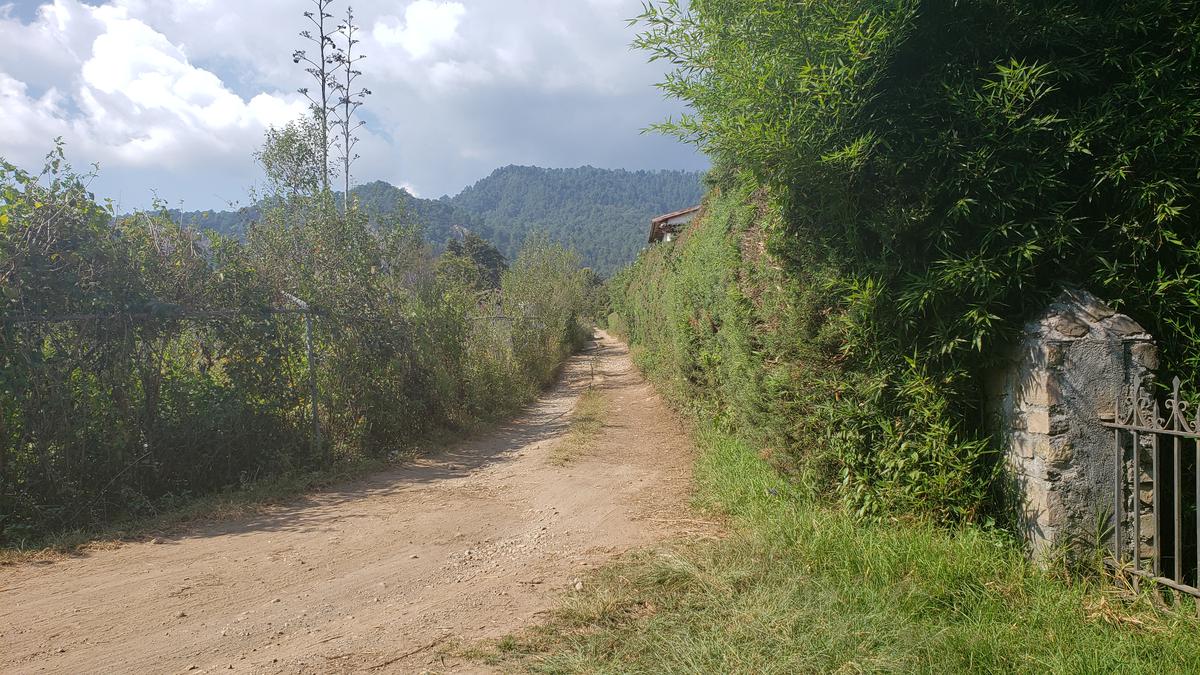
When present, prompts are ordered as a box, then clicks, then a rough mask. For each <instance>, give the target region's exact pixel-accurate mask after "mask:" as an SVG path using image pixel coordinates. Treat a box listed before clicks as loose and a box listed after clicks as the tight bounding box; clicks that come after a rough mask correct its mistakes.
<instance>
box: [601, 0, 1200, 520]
mask: <svg viewBox="0 0 1200 675" xmlns="http://www.w3.org/2000/svg"><path fill="white" fill-rule="evenodd" d="M1197 17H1200V12H1198V11H1197V6H1196V3H1195V2H1190V1H1188V2H1174V3H1163V2H1157V1H1154V0H1142V1H1138V2H1123V3H1100V4H1094V3H1093V4H1087V3H1084V4H1079V3H1040V4H1039V3H1033V4H1031V3H1027V2H1012V1H1007V0H996V1H993V2H983V3H944V2H932V1H930V2H925V1H920V0H899V1H885V2H859V1H855V0H846V1H836V2H828V3H821V4H820V6H819V7H817V6H815V5H812V4H806V3H796V2H789V1H785V0H765V1H764V2H755V3H745V2H738V1H736V0H696V1H694V2H691V3H687V4H686V5H685V4H684V3H680V2H676V1H675V0H664V1H663V2H653V3H650V4H649V5H648V6H647V8H646V11H645V13H644V14H643V16H642V28H643V32H642V33H641V34H640V35H639V36H638V39H637V41H636V44H637V46H639V47H641V48H643V49H645V50H647V51H648V52H649V54H650V55H651V57H652V58H653V59H656V60H659V61H661V62H664V63H668V64H670V68H671V70H670V71H669V72H668V73H667V77H666V80H665V81H664V83H663V84H662V88H663V89H664V91H665V92H666V93H667V94H669V95H671V96H673V97H675V98H677V99H679V100H681V101H682V102H684V103H686V104H687V105H688V106H689V107H690V108H691V110H692V113H691V114H689V115H685V116H683V117H680V118H678V119H675V120H672V121H668V122H667V123H664V124H661V125H659V126H658V128H659V129H660V130H663V131H666V132H668V133H671V134H674V135H677V136H678V137H680V138H681V139H683V140H687V141H691V142H695V143H696V144H698V145H699V146H700V147H701V148H702V149H703V150H704V151H706V152H707V153H708V154H709V155H710V156H712V158H713V162H714V166H715V167H716V168H715V169H714V171H713V177H712V182H713V184H714V185H715V187H716V193H715V195H713V196H712V197H710V199H709V201H708V208H709V217H708V218H707V219H706V220H705V221H704V222H702V223H701V224H700V225H699V226H698V227H697V228H695V229H694V230H693V231H692V232H691V233H689V234H687V235H685V240H684V241H683V242H681V243H680V245H678V246H675V247H674V249H671V248H665V249H661V250H651V251H650V252H648V253H647V254H645V255H644V256H643V258H642V259H641V260H639V261H638V262H637V263H636V264H635V265H634V267H633V269H632V270H630V271H628V272H625V273H624V274H623V275H621V276H620V278H619V279H618V280H617V282H616V283H615V284H614V286H615V292H616V295H617V304H618V307H617V311H618V313H619V314H622V315H624V316H625V317H626V318H627V320H628V324H629V331H630V335H631V337H632V339H633V342H634V344H635V345H638V346H641V347H644V348H646V349H647V350H648V352H647V354H646V356H645V358H644V359H643V361H644V363H645V365H646V366H647V367H648V369H650V370H651V371H655V370H657V371H659V372H660V373H662V374H664V375H665V376H666V379H667V381H669V382H671V383H672V386H673V387H674V388H676V389H680V390H682V391H684V392H685V393H686V395H687V398H689V399H690V400H694V401H697V402H699V405H702V406H704V407H706V408H707V409H711V410H714V411H715V412H716V413H717V414H718V415H719V416H720V419H722V420H723V421H724V423H726V424H727V425H728V426H729V427H730V428H739V429H745V430H748V432H749V433H751V434H753V435H754V436H755V437H756V440H758V441H759V442H761V443H762V444H764V445H765V446H766V447H768V448H770V449H771V450H772V451H773V452H774V453H775V454H776V456H777V457H779V458H780V463H781V464H782V465H784V466H785V467H787V468H790V469H792V470H794V471H798V472H800V473H805V474H812V475H813V476H814V477H815V478H816V479H817V480H816V482H817V483H819V484H823V485H829V484H830V483H833V484H836V485H837V486H838V491H839V493H840V495H841V497H842V498H843V499H844V500H845V501H846V502H847V503H849V504H850V505H852V506H853V507H854V508H855V509H856V510H858V511H861V512H863V513H870V514H882V513H912V512H921V513H924V514H926V515H930V516H933V517H934V518H937V519H939V520H951V521H964V520H977V519H979V518H980V517H986V516H987V515H989V514H991V513H994V512H995V511H996V509H995V506H996V504H997V500H995V499H992V498H991V497H992V494H991V491H992V489H993V488H992V485H993V475H994V467H995V465H996V464H997V462H995V461H994V460H993V459H992V458H990V457H989V453H990V452H991V451H990V450H989V447H988V445H989V443H988V439H987V432H986V429H985V428H984V427H985V425H984V424H983V423H982V422H983V420H982V414H981V409H982V405H981V401H980V397H981V392H982V389H983V387H982V386H981V381H982V378H983V375H984V374H985V373H986V372H988V371H989V369H991V368H993V367H994V366H995V365H996V364H997V363H999V362H1000V360H1001V359H1002V357H1003V356H1004V355H1005V354H1006V352H1007V350H1008V349H1009V348H1010V346H1011V345H1012V344H1013V342H1014V340H1015V338H1016V336H1017V335H1018V334H1019V333H1020V330H1021V328H1022V326H1023V325H1024V322H1025V321H1027V320H1028V319H1029V318H1030V317H1031V316H1033V315H1035V314H1036V313H1037V312H1039V311H1041V310H1042V309H1043V308H1044V306H1045V305H1046V303H1047V302H1048V300H1049V299H1050V298H1052V297H1054V296H1056V295H1058V294H1059V293H1060V292H1061V289H1062V288H1063V287H1064V286H1081V287H1085V288H1087V289H1089V290H1091V291H1092V292H1094V293H1096V294H1097V295H1099V296H1100V297H1102V298H1103V299H1104V300H1106V301H1109V302H1111V303H1113V304H1114V305H1117V306H1119V307H1121V308H1122V309H1123V310H1125V311H1128V312H1129V313H1130V314H1131V315H1132V316H1133V317H1134V318H1135V319H1137V320H1138V321H1139V322H1140V323H1141V324H1142V325H1144V326H1146V327H1148V328H1149V329H1150V330H1151V331H1152V332H1153V333H1154V335H1155V336H1156V338H1157V339H1158V341H1159V344H1160V346H1161V351H1162V356H1163V364H1164V369H1165V370H1166V371H1167V372H1169V373H1170V374H1171V375H1176V374H1177V375H1179V376H1181V377H1183V378H1185V379H1188V378H1191V377H1193V376H1194V375H1195V373H1196V372H1197V369H1196V366H1197V364H1198V363H1200V330H1198V327H1200V319H1198V316H1200V312H1198V308H1200V300H1198V299H1200V271H1198V270H1200V226H1198V225H1197V221H1196V218H1197V211H1196V207H1197V195H1200V175H1198V174H1197V173H1196V171H1195V157H1196V156H1197V155H1198V154H1200V125H1198V123H1197V120H1198V119H1200V116H1198V115H1197V113H1198V112H1200V108H1198V107H1197V106H1198V105H1200V104H1198V103H1197V101H1200V97H1198V96H1197V95H1196V93H1197V92H1196V82H1198V81H1200V77H1198V75H1200V58H1198V57H1197V55H1198V54H1200V37H1198V36H1200V23H1198V22H1200V19H1198V18H1197Z"/></svg>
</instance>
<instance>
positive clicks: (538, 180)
mask: <svg viewBox="0 0 1200 675" xmlns="http://www.w3.org/2000/svg"><path fill="white" fill-rule="evenodd" d="M351 193H353V194H354V195H355V196H356V197H358V199H359V203H360V204H361V205H362V207H363V208H364V209H366V210H367V211H368V212H370V213H373V214H378V215H382V216H395V217H396V218H398V220H399V221H400V222H402V223H413V224H419V225H421V226H422V228H423V229H424V232H425V237H426V239H427V240H429V242H430V243H432V244H434V245H435V246H437V247H441V246H444V245H445V243H446V241H447V240H449V239H450V238H451V237H453V236H455V234H454V232H455V228H456V227H465V228H467V229H470V230H471V231H473V232H476V233H478V234H479V235H480V236H482V237H484V238H485V239H488V240H489V241H491V242H492V243H494V244H495V245H496V247H497V248H499V249H500V251H501V252H502V253H504V255H505V256H507V257H508V258H509V259H510V260H511V259H512V258H514V257H515V256H516V254H517V252H518V251H520V249H521V244H522V243H524V241H525V238H526V237H527V236H528V235H529V234H530V233H531V232H534V231H543V232H546V233H547V234H549V235H550V237H551V238H552V239H554V240H555V241H559V242H562V243H563V244H566V245H567V246H571V247H574V248H575V250H577V251H578V252H579V254H580V255H581V256H582V257H583V259H584V263H585V264H586V265H589V266H591V267H592V268H594V269H595V270H596V271H597V272H599V273H600V274H603V275H607V274H609V273H610V272H612V271H613V270H615V269H617V268H618V267H620V266H622V265H624V264H626V263H628V262H630V261H632V260H633V259H634V257H636V256H637V252H638V251H639V250H641V248H642V246H643V245H645V243H646V242H645V238H646V232H647V230H648V227H649V220H650V218H651V217H653V216H655V215H657V214H660V213H666V212H668V211H674V210H677V209H680V208H683V207H685V206H691V205H693V204H697V203H699V201H700V197H701V195H702V194H703V187H702V185H701V181H700V174H698V173H693V172H685V171H625V170H621V169H617V170H612V169H597V168H594V167H590V166H585V167H581V168H577V169H541V168H538V167H532V166H506V167H504V168H502V169H497V170H496V171H494V172H493V173H492V175H490V176H488V177H487V178H484V179H483V180H481V181H479V182H478V183H475V184H474V185H472V186H471V187H468V188H466V189H465V190H463V191H462V192H461V193H459V194H458V195H457V196H455V197H442V198H441V199H421V198H419V197H414V196H413V195H412V194H410V193H409V192H408V191H406V190H404V189H402V188H398V187H396V186H394V185H391V184H388V183H385V182H382V181H375V182H373V183H367V184H366V185H361V186H359V187H356V188H354V189H353V190H351ZM175 215H177V216H180V217H182V219H183V221H184V222H186V223H190V224H194V225H197V226H199V227H205V228H209V229H214V230H217V231H220V232H223V233H226V234H235V235H236V234H240V233H241V232H243V231H245V227H246V225H247V224H249V223H250V222H252V221H253V220H254V218H256V217H257V215H258V213H257V211H256V210H255V209H254V208H253V207H248V208H243V209H241V210H239V211H192V212H185V213H183V214H175Z"/></svg>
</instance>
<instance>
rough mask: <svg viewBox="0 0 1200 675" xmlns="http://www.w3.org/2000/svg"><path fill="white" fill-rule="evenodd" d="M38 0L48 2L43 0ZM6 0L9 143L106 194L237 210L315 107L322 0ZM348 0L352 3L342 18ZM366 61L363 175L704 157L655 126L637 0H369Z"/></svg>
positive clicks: (5, 128) (401, 179)
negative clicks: (309, 93)
mask: <svg viewBox="0 0 1200 675" xmlns="http://www.w3.org/2000/svg"><path fill="white" fill-rule="evenodd" d="M33 1H34V2H36V1H37V0H33ZM86 2H94V3H97V4H85V1H84V0H53V1H52V2H46V3H45V4H43V5H42V6H41V7H40V8H38V10H37V11H36V12H33V11H28V10H26V9H23V10H20V12H19V13H20V16H18V12H16V11H12V10H5V9H4V8H5V0H0V44H4V45H5V46H6V47H5V49H4V50H0V109H2V110H3V113H2V114H0V156H4V157H6V158H8V159H10V160H12V161H15V162H16V163H18V164H21V165H23V166H28V167H33V168H36V167H37V166H40V162H41V157H42V155H43V154H44V153H45V151H46V150H47V149H48V147H49V144H50V141H51V139H52V138H53V137H54V136H56V135H62V136H64V137H65V138H66V139H67V141H68V155H69V156H71V157H72V158H74V159H75V160H76V161H77V163H79V164H88V163H91V162H93V161H98V162H100V163H101V165H102V167H101V178H100V180H99V181H98V182H97V184H96V185H97V189H98V191H100V192H101V193H106V192H107V193H108V194H112V195H113V196H117V195H118V194H121V195H124V198H125V199H126V200H127V203H145V200H146V197H145V195H147V194H149V189H148V188H151V187H153V188H157V189H158V192H159V193H160V194H161V195H163V196H166V197H168V198H170V199H172V200H173V203H174V200H176V199H177V197H184V198H185V199H186V200H187V201H188V203H189V204H190V206H193V207H207V206H220V205H222V204H223V203H225V202H226V201H228V200H231V199H236V198H239V196H240V195H244V194H245V189H246V188H247V187H248V186H249V185H251V184H252V183H253V182H254V181H255V180H256V179H257V175H258V172H257V169H256V168H255V167H254V165H253V162H252V161H251V153H252V152H253V151H254V149H255V148H256V147H257V146H258V145H259V144H260V143H261V139H262V132H263V130H264V128H265V127H266V126H267V125H269V124H273V123H279V122H282V121H285V120H287V119H291V118H292V117H294V116H296V115H297V114H300V113H301V112H302V111H303V110H304V105H303V104H304V101H303V99H302V97H300V96H299V95H298V94H296V93H295V91H296V89H297V88H298V87H303V86H311V83H310V82H309V81H307V76H306V75H305V73H304V72H303V70H302V69H301V68H300V67H298V66H295V65H294V64H293V63H292V60H291V58H290V55H291V52H292V50H293V49H296V48H303V47H304V46H305V45H304V44H303V40H301V39H300V38H299V37H298V36H297V33H298V32H299V31H300V30H302V29H304V28H305V27H306V25H305V20H304V18H303V17H302V16H301V11H302V10H303V9H305V8H306V7H307V3H306V2H299V3H298V2H297V1H296V0H255V1H254V2H246V3H237V4H235V3H230V2H218V1H217V0H86ZM346 4H347V3H346V0H335V4H334V9H333V13H334V14H338V15H339V17H338V18H339V19H340V15H341V13H342V11H344V9H345V7H346ZM353 4H354V9H355V13H356V16H357V23H358V24H359V25H361V26H362V27H363V30H362V31H361V33H360V37H361V39H362V44H361V45H360V49H361V53H363V54H365V55H366V56H367V59H366V60H365V61H363V62H362V64H361V69H362V70H363V71H364V75H363V78H362V80H361V83H362V85H363V86H366V87H368V88H370V89H371V90H372V91H373V92H374V94H373V95H372V96H371V97H370V98H369V99H368V100H367V104H366V106H365V107H364V108H363V111H362V112H363V114H364V116H365V118H366V120H367V122H368V126H367V127H366V128H365V129H363V130H362V132H361V133H360V136H362V138H363V141H362V143H361V144H360V145H359V152H360V153H361V154H362V155H363V157H362V159H361V160H360V161H359V162H358V163H357V164H356V166H355V170H354V173H355V178H356V180H361V181H368V180H375V179H383V180H388V181H390V182H392V183H395V184H402V183H409V184H416V185H419V186H420V187H421V189H422V192H423V193H424V194H427V195H439V194H442V193H445V192H456V191H457V190H459V189H461V188H462V187H463V186H464V185H466V184H469V183H471V182H474V181H475V180H477V179H478V178H480V177H482V176H484V175H487V174H488V173H490V172H491V171H492V170H493V169H494V168H496V167H497V166H500V165H503V164H509V163H518V164H540V165H543V166H578V165H581V164H593V165H597V166H624V167H628V168H658V167H664V168H695V167H698V166H702V165H703V163H704V162H703V160H702V159H698V158H697V157H696V155H695V153H694V152H693V151H692V150H691V149H689V148H686V147H681V146H678V145H676V144H675V143H674V142H673V141H670V140H667V139H662V138H658V137H654V136H645V135H640V134H639V133H638V132H639V130H640V129H641V128H642V127H644V126H646V125H648V124H650V123H652V122H654V121H657V120H659V119H661V118H663V117H665V116H667V115H669V114H672V113H678V112H679V108H678V106H677V105H675V104H673V103H669V102H664V101H663V100H662V98H661V96H660V95H659V93H658V92H657V91H656V90H654V89H653V88H652V87H651V84H652V83H653V82H654V81H656V80H657V79H660V77H661V66H656V65H652V64H647V63H646V61H645V57H644V55H642V54H638V53H634V52H631V51H630V50H629V48H628V44H629V42H630V40H631V39H632V37H633V34H632V32H631V31H630V30H629V29H628V28H627V27H626V25H625V19H627V18H628V17H629V16H632V15H634V14H637V13H638V12H639V11H640V0H586V1H580V0H569V1H567V2H562V1H558V2H548V1H547V0H470V1H469V2H468V1H467V0H461V2H451V1H446V0H405V2H396V0H353Z"/></svg>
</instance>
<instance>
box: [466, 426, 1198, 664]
mask: <svg viewBox="0 0 1200 675" xmlns="http://www.w3.org/2000/svg"><path fill="white" fill-rule="evenodd" d="M698 442H699V445H700V448H701V450H702V456H701V458H700V459H699V463H698V466H697V479H698V483H699V497H698V500H699V506H700V507H701V508H702V509H707V510H717V511H721V512H724V513H727V514H729V516H730V518H729V524H730V529H731V533H730V534H729V536H727V537H725V538H723V539H720V540H717V541H709V542H700V543H692V544H683V545H678V546H674V547H672V548H667V549H663V550H656V551H643V552H640V553H637V554H635V555H633V556H631V557H628V558H626V559H625V560H623V561H621V562H620V563H618V564H616V565H613V566H611V567H609V568H608V569H606V570H603V571H602V572H600V573H599V574H598V575H597V576H596V577H595V578H593V579H591V580H589V582H588V583H587V584H586V585H585V590H584V592H582V593H575V594H571V595H570V596H568V597H567V598H566V599H565V600H564V604H563V606H562V607H561V609H560V610H559V611H558V612H557V614H556V615H555V617H554V619H553V620H552V621H551V622H550V624H549V625H547V626H545V627H542V628H538V629H535V630H533V631H531V632H528V633H526V634H524V635H520V636H516V637H510V638H506V639H505V640H503V641H501V642H500V643H498V644H495V645H493V646H492V647H491V648H490V649H487V650H484V651H483V652H479V651H478V648H477V649H476V652H475V656H476V657H477V658H482V659H483V660H485V661H488V662H490V663H493V664H497V663H500V664H506V665H508V666H512V667H522V668H527V669H529V670H531V671H535V672H550V673H559V672H581V671H582V672H621V673H663V672H703V673H796V672H813V673H816V672H821V673H824V672H843V673H858V672H937V673H947V672H1027V673H1045V672H1061V673H1092V672H1122V673H1136V672H1145V673H1151V672H1154V673H1162V672H1196V671H1198V670H1200V650H1197V648H1196V645H1197V644H1200V642H1198V640H1200V626H1198V624H1197V622H1196V621H1195V620H1193V619H1190V618H1185V617H1184V616H1182V615H1175V614H1166V613H1160V612H1157V611H1156V610H1153V609H1152V608H1149V607H1148V606H1147V605H1145V604H1144V603H1143V604H1139V603H1134V604H1131V605H1130V604H1126V603H1125V602H1124V601H1123V600H1121V599H1118V598H1116V597H1114V595H1113V594H1112V593H1110V592H1109V591H1106V590H1105V589H1104V588H1102V587H1099V586H1097V585H1095V584H1092V583H1087V582H1083V581H1078V580H1075V581H1070V580H1067V579H1064V578H1060V577H1059V576H1058V575H1055V574H1052V573H1050V572H1046V571H1042V570H1039V569H1037V568H1035V567H1033V566H1032V565H1030V564H1029V563H1027V562H1026V561H1025V559H1024V558H1023V556H1022V555H1021V554H1020V553H1019V551H1018V550H1017V548H1016V547H1015V546H1014V545H1013V544H1012V542H1011V541H1008V540H1006V538H1005V537H1004V536H1002V535H1000V534H997V533H992V532H988V531H984V530H981V529H978V528H975V527H967V528H962V529H960V530H958V531H953V532H950V531H946V530H943V529H939V528H937V527H934V526H932V525H930V524H927V523H921V522H900V521H893V522H882V523H881V522H876V523H868V522H863V521H860V520H858V519H855V518H854V517H852V516H850V515H848V514H847V513H846V512H844V511H835V510H830V509H826V508H823V507H820V506H816V505H814V504H813V503H812V502H811V501H810V500H809V499H808V498H807V497H806V496H804V495H802V494H798V493H797V492H796V491H795V489H794V488H793V487H790V486H789V485H788V483H786V482H785V481H784V480H782V479H781V478H780V477H779V476H778V475H777V474H776V472H774V471H773V470H772V469H771V468H769V467H768V466H767V465H766V464H765V463H764V462H763V461H762V460H761V459H760V458H759V457H758V456H757V454H756V453H755V452H754V450H753V449H752V448H751V447H750V446H749V445H747V444H746V443H744V442H741V441H739V440H737V439H734V438H731V437H729V436H727V435H724V434H721V433H718V432H715V431H712V430H701V431H700V432H699V435H698Z"/></svg>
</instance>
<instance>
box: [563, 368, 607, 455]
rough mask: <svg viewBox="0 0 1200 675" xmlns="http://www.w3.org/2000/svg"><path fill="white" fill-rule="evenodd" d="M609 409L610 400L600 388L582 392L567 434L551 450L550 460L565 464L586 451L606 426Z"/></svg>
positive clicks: (572, 412)
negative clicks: (605, 417)
mask: <svg viewBox="0 0 1200 675" xmlns="http://www.w3.org/2000/svg"><path fill="white" fill-rule="evenodd" d="M607 411H608V401H607V399H606V398H605V397H604V394H603V393H601V391H600V390H599V389H593V388H591V387H589V388H588V389H587V390H586V391H584V392H583V393H582V394H580V396H579V401H578V402H576V403H575V409H574V410H572V411H571V424H570V427H569V428H568V429H567V435H566V436H565V437H564V438H563V439H562V440H561V441H559V442H558V443H557V444H555V446H554V448H553V449H552V450H551V451H550V461H551V462H553V463H554V464H557V465H560V466H564V465H566V464H570V463H571V462H572V461H574V460H575V459H576V458H577V457H579V455H581V454H582V453H584V452H586V451H587V449H588V448H589V447H590V446H591V444H592V442H594V441H595V440H596V437H597V436H599V435H600V431H601V430H602V429H603V428H604V416H605V414H606V413H607Z"/></svg>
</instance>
